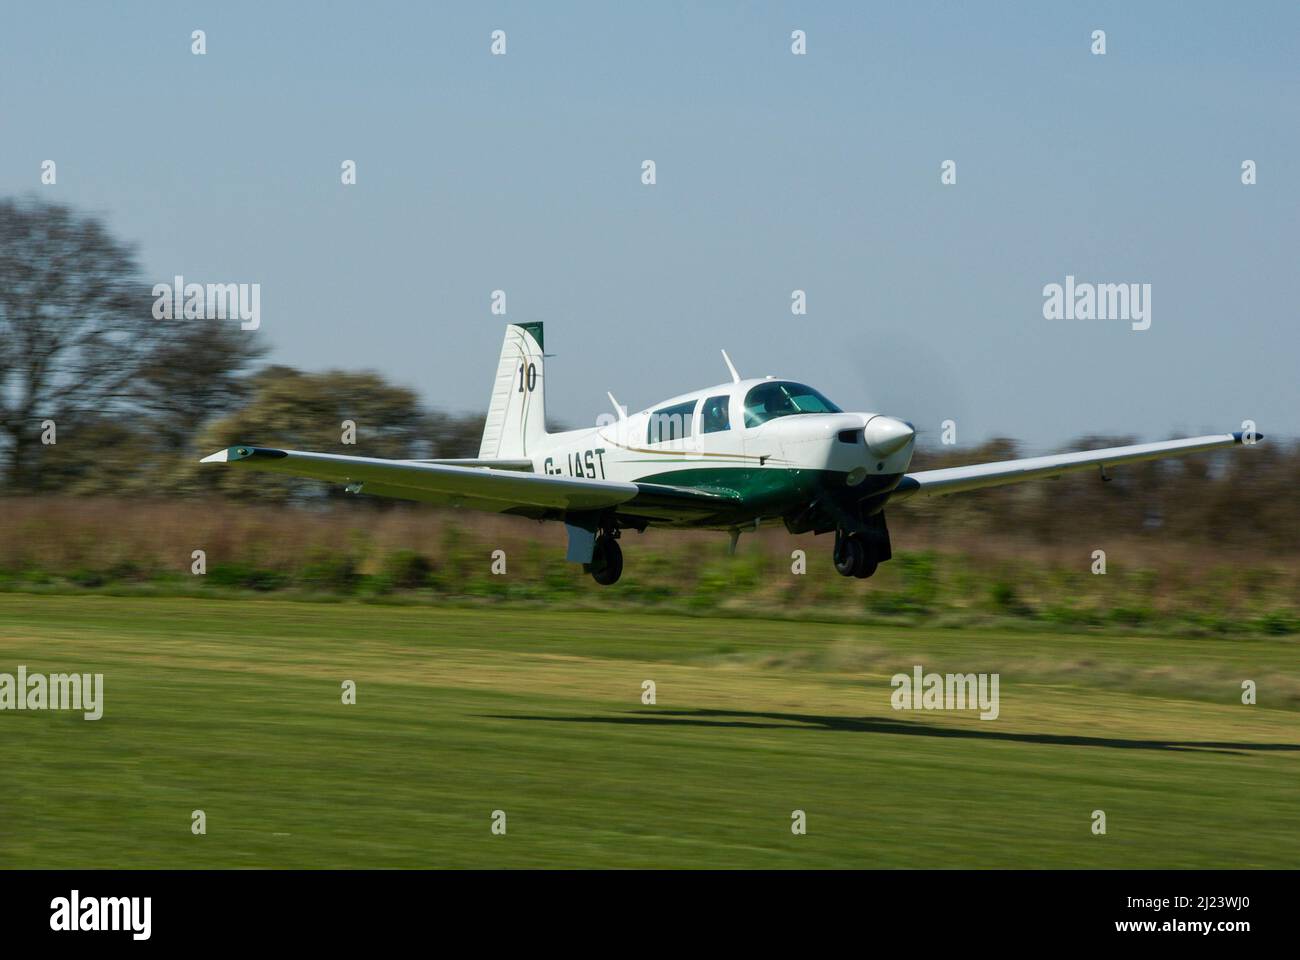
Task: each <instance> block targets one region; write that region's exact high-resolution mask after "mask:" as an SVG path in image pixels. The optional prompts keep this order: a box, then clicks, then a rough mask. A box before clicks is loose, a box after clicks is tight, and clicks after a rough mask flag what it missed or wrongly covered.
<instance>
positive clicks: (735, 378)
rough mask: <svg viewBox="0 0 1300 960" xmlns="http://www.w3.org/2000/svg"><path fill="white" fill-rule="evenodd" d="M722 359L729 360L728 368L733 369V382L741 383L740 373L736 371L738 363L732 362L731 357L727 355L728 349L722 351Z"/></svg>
mask: <svg viewBox="0 0 1300 960" xmlns="http://www.w3.org/2000/svg"><path fill="white" fill-rule="evenodd" d="M722 359H723V360H725V361H726V362H727V369H728V370H730V371H731V382H732V383H740V374H738V373H737V372H736V365H735V364H734V363H732V362H731V358H730V357H729V356H727V351H726V350H723V351H722Z"/></svg>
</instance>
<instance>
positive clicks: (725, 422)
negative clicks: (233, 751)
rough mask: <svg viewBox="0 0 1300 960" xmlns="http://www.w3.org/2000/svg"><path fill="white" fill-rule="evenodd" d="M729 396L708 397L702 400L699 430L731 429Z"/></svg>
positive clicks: (702, 431)
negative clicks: (702, 406) (702, 407)
mask: <svg viewBox="0 0 1300 960" xmlns="http://www.w3.org/2000/svg"><path fill="white" fill-rule="evenodd" d="M730 408H731V398H730V397H728V396H721V397H709V398H708V399H707V400H705V401H704V410H703V412H702V413H701V414H700V423H701V426H700V432H701V433H717V432H718V431H719V430H730V429H731V412H730Z"/></svg>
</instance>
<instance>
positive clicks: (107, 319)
mask: <svg viewBox="0 0 1300 960" xmlns="http://www.w3.org/2000/svg"><path fill="white" fill-rule="evenodd" d="M147 292H148V291H147V288H146V287H145V286H144V284H143V283H142V281H141V280H140V277H139V271H138V267H137V265H136V261H135V255H134V251H133V250H132V249H131V248H130V247H129V246H126V245H124V244H122V243H119V242H118V241H117V240H115V239H114V238H113V237H112V236H111V235H110V234H109V232H108V231H107V229H106V228H105V227H104V225H103V224H102V223H101V222H100V221H99V220H98V219H97V218H95V217H92V216H84V215H82V214H78V213H76V212H74V211H73V210H72V209H71V208H69V207H66V206H63V205H61V204H53V203H44V202H41V201H37V200H23V201H15V200H0V441H3V445H4V448H5V453H6V454H7V459H8V464H7V471H6V473H7V477H8V481H9V484H10V485H11V486H13V487H15V488H18V489H23V488H26V487H29V486H31V485H32V482H33V480H34V476H33V471H34V469H35V465H34V459H35V457H34V454H35V452H36V449H35V448H38V447H39V444H40V437H41V432H42V430H41V422H42V421H43V420H45V419H51V420H54V421H55V422H56V423H57V424H60V425H62V422H63V421H65V420H72V419H75V418H76V417H77V416H78V415H79V414H83V413H86V412H94V413H96V414H98V415H106V414H111V413H112V411H113V410H114V409H116V408H118V407H120V406H123V405H124V403H125V402H126V399H125V390H124V388H125V386H126V385H127V383H128V382H129V381H130V379H131V377H132V375H133V373H134V371H135V368H136V365H137V363H138V360H139V358H140V357H141V356H143V355H145V354H147V353H148V352H149V351H150V350H151V349H152V347H153V344H154V341H155V339H156V337H157V336H158V332H159V331H158V327H157V324H156V323H155V322H154V321H153V319H152V317H151V314H150V309H149V303H150V301H149V298H148V296H147Z"/></svg>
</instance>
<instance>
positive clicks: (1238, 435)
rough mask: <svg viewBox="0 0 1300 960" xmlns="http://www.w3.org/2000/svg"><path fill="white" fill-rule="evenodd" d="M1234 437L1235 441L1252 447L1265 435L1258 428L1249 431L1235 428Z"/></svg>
mask: <svg viewBox="0 0 1300 960" xmlns="http://www.w3.org/2000/svg"><path fill="white" fill-rule="evenodd" d="M1247 437H1249V439H1247ZM1232 439H1233V442H1234V443H1242V444H1245V445H1246V446H1248V447H1250V446H1254V445H1255V444H1257V443H1259V441H1261V440H1263V439H1264V435H1263V434H1262V433H1260V432H1259V431H1258V430H1251V431H1249V433H1247V431H1245V430H1235V431H1233V434H1232Z"/></svg>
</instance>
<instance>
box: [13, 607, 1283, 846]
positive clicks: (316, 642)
mask: <svg viewBox="0 0 1300 960" xmlns="http://www.w3.org/2000/svg"><path fill="white" fill-rule="evenodd" d="M1296 653H1297V641H1296V640H1295V638H1294V637H1285V636H1279V637H1269V636H1258V637H1250V638H1235V639H1231V640H1228V639H1215V638H1200V639H1194V640H1188V639H1187V638H1177V639H1162V638H1161V637H1159V636H1152V635H1142V634H1139V633H1133V634H1131V635H1130V634H1126V633H1116V632H1110V633H1107V634H1105V635H1090V634H1078V633H1069V634H1067V633H1053V632H1051V631H1044V630H1043V629H1042V628H1041V626H1040V627H1037V628H1034V629H1027V628H1020V629H1015V630H984V631H977V630H970V629H940V628H929V627H927V628H910V629H909V628H904V627H879V626H863V625H853V624H834V623H799V622H794V621H769V620H761V619H752V618H749V619H726V618H709V617H698V618H696V617H682V616H672V615H667V614H652V613H641V612H637V613H629V612H618V613H598V612H568V613H553V612H547V611H545V610H540V609H534V610H523V611H521V610H519V609H512V608H511V607H509V606H504V607H503V606H496V607H491V608H441V607H414V606H380V605H370V604H362V603H354V602H346V603H329V604H314V603H306V602H285V601H282V600H226V601H222V600H206V599H192V598H190V599H186V598H147V597H106V596H31V595H19V594H9V595H0V672H7V673H13V672H15V671H16V669H17V667H18V665H19V664H25V665H26V666H27V668H28V670H29V672H64V671H70V670H77V671H89V672H102V673H104V675H105V681H104V683H105V706H104V718H103V719H102V720H99V721H97V722H88V721H85V720H83V719H81V716H80V714H68V713H53V712H10V711H5V712H0V762H2V763H3V771H4V775H3V778H0V780H2V783H3V787H2V789H0V864H2V865H4V866H8V867H182V868H188V867H532V866H600V867H674V866H688V867H1075V866H1077V867H1229V868H1231V867H1265V866H1268V867H1292V866H1294V864H1295V863H1296V861H1297V859H1298V857H1300V805H1298V804H1297V802H1296V801H1297V799H1298V798H1300V797H1298V794H1300V790H1298V787H1297V785H1298V784H1300V723H1298V722H1297V721H1300V712H1298V711H1297V706H1298V703H1297V700H1298V698H1297V691H1298V690H1300V670H1298V669H1297V657H1296ZM913 663H921V664H923V665H924V666H925V668H926V669H927V670H931V669H933V670H938V671H948V670H953V671H961V672H967V671H974V672H985V671H988V672H994V671H996V672H999V673H1000V674H1001V716H1000V718H999V719H997V720H995V721H981V720H979V719H978V718H977V717H976V715H975V714H973V713H968V714H956V713H943V712H914V713H904V712H895V711H893V710H892V709H891V708H890V704H889V694H890V692H891V690H890V686H889V676H890V675H891V674H892V673H893V672H895V671H896V670H904V671H907V670H910V666H911V664H913ZM1247 678H1249V679H1253V680H1255V681H1256V682H1257V683H1258V685H1259V697H1260V703H1259V704H1258V705H1256V706H1243V705H1242V704H1241V703H1240V683H1241V681H1242V680H1243V679H1247ZM346 679H351V680H355V681H356V683H357V685H358V703H357V704H356V705H355V706H344V705H342V704H341V703H340V684H341V683H342V681H343V680H346ZM644 680H654V681H655V683H656V685H657V701H658V702H657V703H656V704H655V705H653V706H645V705H642V703H641V699H640V698H641V684H642V681H644ZM195 809H202V810H204V811H205V812H206V814H207V823H208V832H207V834H206V835H205V836H194V835H192V834H191V832H190V815H191V811H193V810H195ZM497 809H501V810H504V811H505V812H506V815H507V822H508V833H507V834H506V835H505V836H494V835H492V833H491V832H490V829H489V828H490V822H491V821H490V818H491V814H492V811H493V810H497ZM796 809H801V810H804V811H806V813H807V818H808V834H807V835H806V836H794V835H792V833H791V831H790V815H791V811H793V810H796ZM1095 809H1102V810H1104V811H1105V812H1106V816H1107V821H1108V823H1107V826H1108V833H1107V835H1106V836H1102V837H1099V836H1094V835H1093V834H1092V833H1091V830H1090V825H1091V819H1090V818H1091V813H1092V811H1093V810H1095Z"/></svg>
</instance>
